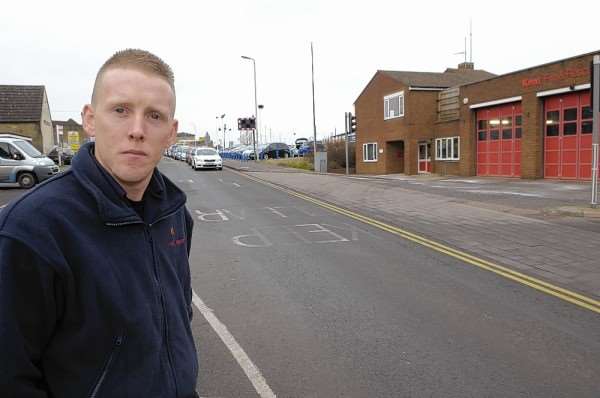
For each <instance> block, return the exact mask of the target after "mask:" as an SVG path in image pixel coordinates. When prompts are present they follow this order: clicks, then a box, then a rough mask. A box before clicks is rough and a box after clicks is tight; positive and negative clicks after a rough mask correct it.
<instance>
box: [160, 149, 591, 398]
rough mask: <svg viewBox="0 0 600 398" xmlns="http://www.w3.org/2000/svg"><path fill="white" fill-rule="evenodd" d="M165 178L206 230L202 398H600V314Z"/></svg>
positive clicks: (224, 176)
mask: <svg viewBox="0 0 600 398" xmlns="http://www.w3.org/2000/svg"><path fill="white" fill-rule="evenodd" d="M160 167H161V170H162V171H163V172H164V173H166V174H167V175H168V176H169V177H170V178H171V179H172V180H174V181H175V182H176V183H177V184H178V185H179V186H180V187H181V188H182V189H183V190H184V191H185V192H186V193H187V195H188V207H189V209H190V211H191V212H192V213H193V214H194V218H195V227H194V237H193V240H194V241H193V250H192V254H191V268H192V281H193V282H192V283H193V288H194V291H195V293H196V294H197V300H196V304H200V308H203V311H202V312H201V311H200V310H199V308H198V307H196V308H195V315H194V316H195V318H194V321H193V329H194V335H195V338H196V344H197V346H198V349H199V359H200V364H201V365H200V369H201V370H200V377H199V380H198V383H199V384H198V386H199V387H198V391H199V393H200V395H201V396H202V397H257V396H264V397H267V396H273V395H276V396H278V397H598V396H600V361H599V359H600V317H599V316H598V314H596V313H594V312H592V311H589V310H585V309H582V308H580V307H577V306H574V305H572V304H570V303H567V302H565V301H562V300H560V299H558V298H555V297H551V296H548V295H545V294H543V293H540V292H538V291H536V290H533V289H531V288H529V287H526V286H524V285H521V284H518V283H516V282H512V281H509V280H507V279H504V278H502V277H500V276H497V275H495V274H492V273H489V272H487V271H484V270H481V269H478V268H475V267H472V266H470V265H467V264H465V263H462V262H460V261H458V260H456V259H453V258H450V257H447V256H445V255H444V254H442V253H438V252H435V251H432V250H430V249H428V248H426V247H423V246H420V245H417V244H415V243H412V242H409V241H405V240H402V239H400V238H398V237H395V236H393V235H392V234H389V233H387V232H385V231H382V230H378V229H376V228H375V227H372V226H370V225H366V224H362V223H360V222H357V221H354V220H352V219H350V218H346V217H345V216H342V215H339V214H335V213H333V212H330V211H329V210H327V209H324V208H321V207H319V206H316V205H313V204H311V203H309V202H306V201H304V200H302V199H298V198H295V197H293V196H291V195H289V194H287V193H285V192H281V191H279V190H275V189H273V188H272V187H269V186H266V185H263V184H260V183H257V182H255V181H252V180H249V179H247V178H245V177H244V176H242V175H239V174H237V173H234V172H231V171H228V170H224V171H207V170H203V171H193V170H191V169H190V168H189V167H188V166H187V165H185V163H181V162H177V161H172V160H164V161H163V162H162V163H161V166H160ZM205 315H206V316H205Z"/></svg>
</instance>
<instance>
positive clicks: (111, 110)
mask: <svg viewBox="0 0 600 398" xmlns="http://www.w3.org/2000/svg"><path fill="white" fill-rule="evenodd" d="M174 114H175V88H174V82H173V72H172V71H171V69H170V67H169V66H168V65H167V64H165V63H164V62H163V61H162V60H161V59H160V58H158V57H156V56H155V55H153V54H151V53H148V52H146V51H142V50H124V51H120V52H118V53H116V54H115V55H113V56H112V57H111V58H110V59H109V60H108V61H107V62H106V63H105V64H104V65H103V66H102V68H101V69H100V71H99V72H98V75H97V77H96V82H95V85H94V91H93V94H92V101H91V104H89V105H86V106H85V107H84V109H83V124H84V129H85V130H86V132H87V134H89V135H90V136H91V137H95V142H94V143H89V144H86V145H84V146H83V147H82V148H81V149H80V150H79V152H78V153H77V155H76V156H75V157H74V158H73V162H72V167H71V169H70V170H69V171H67V172H65V173H63V174H60V175H59V176H57V177H56V178H53V179H51V180H49V181H48V182H47V183H44V184H40V185H39V186H38V187H37V188H36V189H34V190H32V191H31V192H29V193H27V194H25V195H23V196H22V197H21V198H19V199H18V200H16V201H15V202H14V203H12V204H11V205H9V206H8V207H7V208H5V209H3V210H2V212H1V213H0V397H28V398H36V397H111V398H112V397H169V398H170V397H196V396H197V395H196V393H195V384H196V378H197V372H198V370H197V369H198V365H197V357H196V350H195V347H194V340H193V336H192V332H191V328H190V321H191V318H192V308H191V296H192V290H191V284H190V271H189V264H188V255H189V251H190V244H191V237H192V226H193V222H192V218H191V216H190V214H189V212H188V211H187V210H186V208H185V206H184V205H185V200H186V198H185V195H184V193H183V192H181V191H180V190H179V189H178V188H177V187H176V186H175V185H174V184H173V183H172V182H171V181H169V180H168V179H167V178H166V177H165V176H163V175H162V174H161V173H160V172H159V171H158V170H157V169H156V165H157V164H158V162H159V160H160V159H161V155H162V152H163V150H164V149H165V148H166V147H167V146H169V145H170V144H172V143H173V142H174V141H175V138H176V134H177V121H176V120H175V119H174Z"/></svg>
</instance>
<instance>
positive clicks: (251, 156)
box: [243, 144, 266, 160]
mask: <svg viewBox="0 0 600 398" xmlns="http://www.w3.org/2000/svg"><path fill="white" fill-rule="evenodd" d="M265 147H266V145H265V144H259V145H257V146H256V153H257V154H258V158H259V159H260V153H261V152H262V150H263V149H265ZM243 154H244V156H245V157H246V159H250V160H254V147H253V146H252V145H251V146H250V147H249V148H248V149H247V150H245V151H244V152H243Z"/></svg>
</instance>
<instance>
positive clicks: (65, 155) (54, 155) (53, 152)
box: [46, 145, 73, 164]
mask: <svg viewBox="0 0 600 398" xmlns="http://www.w3.org/2000/svg"><path fill="white" fill-rule="evenodd" d="M59 153H60V157H61V160H62V163H63V164H71V159H73V151H72V150H71V149H70V148H61V147H59V146H56V145H55V146H53V147H52V149H50V151H49V152H48V153H47V154H46V156H48V157H49V158H50V159H52V161H53V162H54V163H56V164H58V154H59Z"/></svg>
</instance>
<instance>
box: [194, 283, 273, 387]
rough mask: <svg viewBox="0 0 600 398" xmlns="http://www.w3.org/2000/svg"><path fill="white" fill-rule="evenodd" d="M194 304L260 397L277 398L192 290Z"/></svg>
mask: <svg viewBox="0 0 600 398" xmlns="http://www.w3.org/2000/svg"><path fill="white" fill-rule="evenodd" d="M192 302H193V303H194V305H195V306H196V308H198V310H199V311H200V312H201V313H202V315H203V316H204V318H205V319H206V320H207V321H208V323H209V324H210V326H212V328H213V330H214V331H215V332H216V333H217V335H219V337H220V338H221V340H222V341H223V343H225V345H226V346H227V348H229V351H231V354H232V355H233V357H234V358H235V360H236V361H237V363H238V364H239V365H240V367H241V368H242V370H243V371H244V373H246V376H247V377H248V379H249V380H250V382H251V383H252V385H253V386H254V389H255V390H256V392H257V393H258V395H259V396H260V397H261V398H276V395H275V394H274V393H273V391H272V390H271V388H270V387H269V385H268V384H267V381H266V380H265V378H264V377H263V375H262V373H260V370H259V369H258V368H257V367H256V365H254V363H253V362H252V361H251V360H250V358H249V357H248V355H247V354H246V352H245V351H244V349H243V348H242V347H241V346H240V345H239V344H238V342H237V341H236V340H235V338H234V337H233V335H232V334H231V333H229V330H227V326H225V325H224V324H223V323H222V322H221V321H220V320H219V318H217V316H216V315H215V314H214V312H213V310H212V309H210V308H208V307H207V306H206V304H204V301H202V299H201V298H200V297H198V295H197V294H196V292H195V291H194V290H192Z"/></svg>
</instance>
